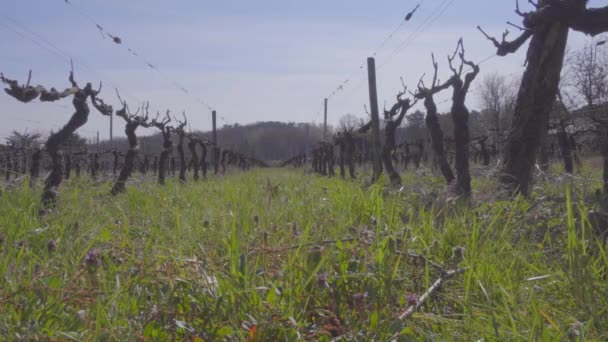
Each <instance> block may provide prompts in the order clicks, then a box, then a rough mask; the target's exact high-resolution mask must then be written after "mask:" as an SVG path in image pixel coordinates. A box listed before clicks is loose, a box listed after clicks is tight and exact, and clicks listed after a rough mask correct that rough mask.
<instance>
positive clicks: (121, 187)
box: [111, 91, 152, 196]
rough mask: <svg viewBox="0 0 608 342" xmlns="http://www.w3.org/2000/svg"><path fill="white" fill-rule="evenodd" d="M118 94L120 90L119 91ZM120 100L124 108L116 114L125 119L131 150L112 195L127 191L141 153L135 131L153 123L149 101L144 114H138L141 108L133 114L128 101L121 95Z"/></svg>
mask: <svg viewBox="0 0 608 342" xmlns="http://www.w3.org/2000/svg"><path fill="white" fill-rule="evenodd" d="M117 94H118V91H117ZM118 98H119V100H120V102H121V103H122V109H120V110H118V111H116V116H118V117H121V118H123V120H125V122H126V125H125V134H126V135H127V141H128V142H129V150H128V151H127V155H126V156H125V162H124V164H123V166H122V169H121V170H120V174H119V175H118V178H117V179H116V182H115V183H114V186H112V190H111V194H112V196H116V195H118V194H120V193H123V192H125V191H126V184H127V180H128V179H129V177H130V176H131V174H132V173H133V169H135V159H136V158H137V155H138V153H139V143H138V142H137V135H136V134H135V131H136V130H137V128H138V127H139V126H142V127H150V126H152V124H150V123H148V117H149V112H148V107H149V103H146V105H145V106H143V107H142V111H143V114H142V115H141V116H138V115H137V114H138V113H139V110H138V111H137V113H135V114H131V113H130V112H129V107H128V106H127V103H126V102H125V101H123V100H122V99H121V98H120V96H118Z"/></svg>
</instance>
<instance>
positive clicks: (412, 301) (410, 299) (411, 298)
mask: <svg viewBox="0 0 608 342" xmlns="http://www.w3.org/2000/svg"><path fill="white" fill-rule="evenodd" d="M405 300H406V301H407V305H409V306H412V305H416V304H418V295H417V294H415V293H412V294H409V295H406V296H405Z"/></svg>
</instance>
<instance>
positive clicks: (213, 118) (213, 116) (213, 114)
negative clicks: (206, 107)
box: [211, 110, 217, 165]
mask: <svg viewBox="0 0 608 342" xmlns="http://www.w3.org/2000/svg"><path fill="white" fill-rule="evenodd" d="M211 124H212V126H213V132H212V135H211V140H212V141H213V144H214V146H213V149H212V150H211V151H212V152H211V163H212V164H213V165H215V153H213V151H215V147H216V146H217V113H216V111H214V110H213V111H211Z"/></svg>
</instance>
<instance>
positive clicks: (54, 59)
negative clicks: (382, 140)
mask: <svg viewBox="0 0 608 342" xmlns="http://www.w3.org/2000/svg"><path fill="white" fill-rule="evenodd" d="M70 2H72V3H73V4H74V6H70V5H68V4H66V3H65V2H64V0H18V1H16V0H13V1H5V2H4V3H3V5H2V13H0V71H2V72H3V73H4V74H5V76H7V77H9V78H17V79H19V80H20V81H22V82H24V81H25V80H26V79H27V72H28V70H29V69H32V70H33V79H32V83H34V84H41V85H45V86H47V87H50V86H54V87H56V88H58V89H59V88H65V87H67V86H68V85H69V83H68V81H67V76H68V72H69V57H71V58H73V59H74V62H75V64H76V66H75V69H76V79H77V80H78V81H79V82H80V83H81V84H83V83H85V82H93V83H94V84H96V83H97V82H99V81H103V82H104V91H103V92H102V96H101V97H102V98H104V99H105V100H106V102H110V103H112V104H114V105H115V107H118V102H117V99H116V96H115V95H114V90H113V88H114V87H117V88H119V89H120V91H121V94H122V95H123V97H125V98H126V99H127V101H128V102H129V103H130V105H131V107H136V106H137V105H138V104H139V101H142V100H149V101H150V102H151V107H152V108H153V109H154V110H155V111H156V110H163V111H164V110H165V109H171V110H172V111H174V112H177V113H179V112H181V111H182V110H185V111H186V112H187V115H188V117H189V120H190V124H191V128H192V129H202V130H207V129H209V128H210V126H211V114H210V112H209V109H208V108H207V107H205V106H203V105H201V104H200V103H199V102H198V101H196V100H195V99H200V100H203V101H205V102H208V103H210V104H211V106H213V108H215V109H217V111H218V115H219V116H220V117H221V118H222V119H221V120H219V125H220V126H221V125H223V124H226V123H228V124H234V123H239V124H247V123H251V122H256V121H265V120H273V121H295V122H311V121H316V122H320V121H322V103H323V98H325V97H327V96H328V95H329V94H330V93H331V92H332V91H333V89H334V88H335V87H336V86H337V85H339V84H340V83H341V82H342V81H344V80H345V79H347V77H349V76H351V75H352V78H351V79H350V82H348V84H347V85H346V86H345V87H344V90H343V91H341V92H339V93H337V94H336V96H334V97H332V98H331V99H330V102H329V122H330V123H331V124H335V123H337V122H338V120H339V118H340V117H341V116H342V115H344V114H346V113H352V114H355V115H357V116H363V115H364V111H363V104H365V103H367V102H368V95H367V87H366V71H365V70H364V69H363V70H362V69H360V68H359V67H360V66H361V65H363V64H364V63H365V59H366V58H367V57H368V56H371V55H372V54H373V53H374V52H377V53H376V59H377V60H376V64H377V66H379V68H378V76H377V77H378V91H379V97H380V105H381V106H382V104H383V103H384V102H385V100H386V101H392V99H393V98H394V95H395V94H396V93H397V92H398V91H399V90H400V87H401V83H400V80H399V79H400V77H404V78H405V80H406V83H407V84H408V85H409V86H410V87H414V86H415V85H416V83H417V81H418V79H419V77H420V76H421V75H422V73H424V72H427V73H429V72H431V71H432V67H431V62H430V53H431V52H432V51H434V52H435V55H436V56H437V59H438V61H439V62H440V70H441V75H442V78H443V79H445V78H446V77H447V76H446V75H448V72H447V71H448V69H447V61H446V58H445V56H446V55H447V54H448V53H449V52H451V51H452V50H453V49H454V47H455V44H456V41H457V40H458V38H460V37H463V38H464V43H465V47H466V49H467V55H468V57H469V58H470V59H472V60H474V61H482V60H484V59H486V58H488V57H490V56H491V55H492V54H493V52H494V48H493V47H492V46H491V44H490V42H489V41H487V40H485V38H483V36H482V35H481V34H480V33H479V32H478V31H477V30H476V28H475V27H476V25H478V24H479V25H482V26H483V27H484V29H486V31H488V32H489V33H491V34H494V35H496V36H500V33H501V32H502V31H503V30H504V29H505V28H506V27H507V26H506V25H505V22H506V21H508V20H510V21H512V22H515V23H519V17H518V16H517V15H516V14H514V13H513V9H514V1H511V0H424V1H423V3H422V5H421V7H420V9H419V11H418V12H417V13H416V14H415V15H414V17H413V18H412V20H411V21H410V22H408V23H406V24H405V25H403V26H402V27H401V29H400V30H399V31H398V32H397V33H396V34H395V35H394V36H393V37H392V39H390V40H389V41H388V42H387V43H386V44H384V46H383V47H382V48H380V49H379V50H377V48H378V47H379V46H380V45H381V43H382V42H383V41H385V39H386V38H387V37H388V35H389V34H390V33H391V32H392V31H393V30H395V29H396V28H397V26H398V25H399V23H400V22H401V21H402V18H403V17H404V16H405V14H406V13H407V12H409V11H410V10H411V9H412V8H413V7H414V6H415V5H416V3H418V2H419V0H400V1H397V0H377V1H370V0H323V1H321V0H306V1H303V0H301V1H296V0H256V1H251V0H241V1H233V0H223V1H218V0H214V1H209V0H175V1H168V0H129V1H125V0H103V1H101V0H70ZM521 2H522V5H523V4H524V3H526V1H521ZM607 2H608V1H606V0H592V1H590V6H604V5H607ZM526 5H527V4H526ZM93 21H94V22H96V23H98V24H100V25H101V26H102V27H103V28H104V29H105V30H106V31H107V32H109V33H111V34H113V35H115V36H118V37H120V38H121V39H122V40H123V43H124V44H123V45H117V44H114V43H113V42H112V41H111V40H110V39H109V38H107V37H106V38H105V39H104V38H102V35H101V34H100V32H99V30H98V29H97V28H96V27H95V24H93ZM511 31H516V29H511ZM516 34H518V32H513V33H512V36H515V35H516ZM408 38H409V39H408ZM586 39H587V38H585V37H584V36H583V35H582V34H579V33H572V34H571V35H570V48H571V49H576V48H579V47H580V46H581V45H582V44H583V43H584V42H585V40H586ZM126 46H128V47H131V48H133V49H134V50H136V51H137V52H138V53H139V54H140V56H141V57H142V58H145V59H146V60H148V61H149V62H151V63H152V64H153V65H155V66H157V67H158V69H159V70H161V71H162V73H158V72H155V71H154V70H152V69H150V67H148V66H147V65H146V64H145V62H144V61H143V60H142V59H141V58H137V57H135V56H133V55H131V54H130V53H129V52H128V51H127V49H126ZM524 52H525V48H523V49H522V51H521V52H520V53H518V54H516V55H510V56H507V57H496V58H491V59H489V60H488V61H487V62H485V63H483V64H482V65H481V69H482V74H481V76H480V78H479V80H481V78H482V77H483V74H485V73H489V72H495V71H499V72H502V73H504V74H508V75H510V76H512V77H516V76H519V75H521V70H522V65H523V62H524ZM68 56H69V57H68ZM173 82H177V83H178V84H179V85H181V86H183V87H185V88H186V89H187V90H189V94H190V95H186V94H184V93H183V92H182V91H180V90H178V89H177V88H176V87H175V86H173V85H172V83H173ZM478 83H479V81H478V82H477V84H478ZM473 89H475V84H474V85H473ZM447 97H449V93H445V94H442V95H441V96H439V97H438V99H437V100H438V101H441V100H442V99H445V98H447ZM468 104H469V107H471V108H478V107H479V103H478V98H477V96H476V94H475V93H472V94H471V96H470V97H469V100H468ZM448 105H449V104H448V103H445V104H442V105H441V106H440V110H445V109H447V106H448ZM72 112H73V108H72V106H71V102H70V100H68V99H66V100H63V101H60V102H57V103H55V104H47V103H31V104H21V103H18V102H17V101H16V100H14V99H13V98H11V97H9V96H8V95H6V94H4V93H2V94H0V116H1V117H2V125H0V138H4V137H6V136H7V135H8V134H9V133H10V131H11V130H13V129H16V130H19V131H24V130H25V129H28V130H29V131H39V132H41V133H48V131H49V130H51V129H57V128H58V127H60V126H61V125H63V124H64V123H65V122H67V119H68V118H69V116H70V115H71V113H72ZM119 120H120V119H118V120H115V122H116V123H117V124H116V125H115V135H120V136H122V135H123V133H122V131H123V127H124V125H123V124H122V123H121V122H120V121H119ZM108 128H109V125H108V122H107V118H104V117H102V116H101V115H100V114H99V113H97V112H96V111H95V110H94V109H93V110H92V112H91V116H90V119H89V122H88V123H87V124H86V126H84V127H83V128H82V129H81V130H79V132H80V133H81V134H82V135H85V136H87V137H93V136H94V135H95V134H96V132H97V131H99V132H100V134H101V135H102V138H105V137H107V135H108V131H109V129H108Z"/></svg>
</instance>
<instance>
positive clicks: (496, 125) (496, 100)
mask: <svg viewBox="0 0 608 342" xmlns="http://www.w3.org/2000/svg"><path fill="white" fill-rule="evenodd" d="M507 96H508V84H507V79H506V77H505V76H503V75H501V74H499V73H498V72H494V73H491V74H486V75H485V77H484V78H483V80H482V81H481V91H480V97H481V103H482V107H483V111H484V112H485V114H486V115H489V116H490V122H491V124H490V127H492V132H493V133H494V144H495V145H496V148H497V149H498V150H500V149H501V146H502V139H501V135H502V131H503V127H502V124H501V121H502V116H503V115H504V114H503V113H504V111H505V109H506V107H507V105H508V104H507V102H508V101H509V98H508V97H507Z"/></svg>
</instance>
